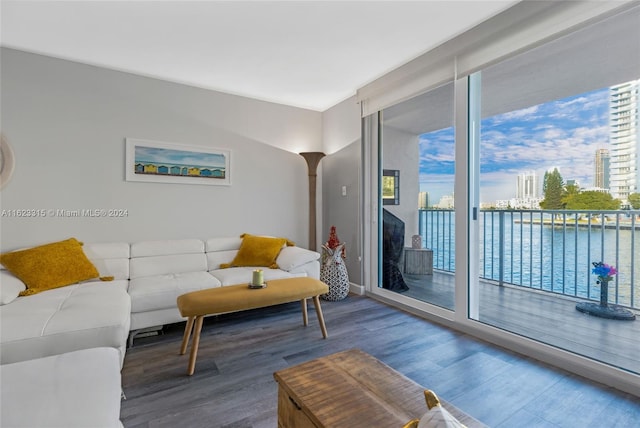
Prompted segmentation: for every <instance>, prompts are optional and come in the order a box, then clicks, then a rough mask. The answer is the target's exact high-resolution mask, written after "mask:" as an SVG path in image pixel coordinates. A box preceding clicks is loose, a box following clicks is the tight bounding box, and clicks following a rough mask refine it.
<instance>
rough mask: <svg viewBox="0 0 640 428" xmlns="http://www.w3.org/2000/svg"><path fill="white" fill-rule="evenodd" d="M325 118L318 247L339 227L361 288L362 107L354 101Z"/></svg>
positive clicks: (349, 265) (350, 267)
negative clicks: (320, 226)
mask: <svg viewBox="0 0 640 428" xmlns="http://www.w3.org/2000/svg"><path fill="white" fill-rule="evenodd" d="M322 118H323V147H324V150H325V153H327V156H326V157H325V158H324V159H323V160H322V162H321V166H322V201H323V204H322V219H323V221H322V232H323V233H322V239H321V240H319V243H325V242H327V239H328V238H329V230H330V228H331V226H336V230H337V233H338V237H339V238H340V241H341V242H344V243H345V244H346V245H345V246H346V249H347V258H346V260H345V264H346V266H347V271H348V272H349V280H350V281H351V282H353V283H355V284H362V275H361V256H362V248H361V247H360V242H361V240H362V227H361V222H360V217H361V215H360V214H361V206H362V204H361V187H362V186H361V168H360V166H361V162H362V161H361V146H360V106H359V105H358V104H357V103H356V101H355V97H352V98H349V99H347V100H345V101H343V102H341V103H339V104H337V105H335V106H334V107H332V108H330V109H329V110H327V111H325V112H324V113H323V115H322ZM343 187H344V188H345V190H346V195H343V194H342V188H343Z"/></svg>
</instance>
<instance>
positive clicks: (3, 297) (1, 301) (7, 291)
mask: <svg viewBox="0 0 640 428" xmlns="http://www.w3.org/2000/svg"><path fill="white" fill-rule="evenodd" d="M26 289H27V286H26V285H24V282H22V281H20V279H18V278H17V277H16V276H15V275H13V274H11V273H10V272H8V271H7V270H5V269H2V270H0V305H6V304H8V303H11V302H13V301H14V300H15V299H16V298H17V297H18V295H19V294H20V293H21V292H22V291H24V290H26Z"/></svg>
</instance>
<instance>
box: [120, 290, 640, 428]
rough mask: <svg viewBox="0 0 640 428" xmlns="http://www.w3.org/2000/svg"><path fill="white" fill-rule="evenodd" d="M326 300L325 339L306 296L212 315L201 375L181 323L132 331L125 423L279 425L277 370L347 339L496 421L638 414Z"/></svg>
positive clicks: (634, 405)
mask: <svg viewBox="0 0 640 428" xmlns="http://www.w3.org/2000/svg"><path fill="white" fill-rule="evenodd" d="M322 308H323V312H324V316H325V321H326V325H327V329H328V332H329V337H328V339H326V340H323V339H322V335H321V332H320V328H319V326H318V323H317V319H316V317H315V312H314V311H313V310H310V311H309V326H308V327H303V326H302V316H301V313H300V304H299V303H291V304H286V305H279V306H275V307H271V308H266V309H260V310H252V311H246V312H241V313H236V314H228V315H224V316H220V317H210V318H207V320H206V321H205V326H204V328H203V331H202V338H201V342H200V351H199V353H198V361H197V364H196V372H195V374H194V375H193V376H187V375H186V370H187V360H188V356H187V355H184V356H179V355H178V351H179V348H180V342H181V340H182V331H183V330H182V329H183V328H184V323H180V324H174V325H171V326H168V327H165V331H164V334H163V335H161V336H156V337H148V338H140V339H136V341H135V346H134V347H133V348H130V349H129V350H128V351H127V355H126V358H125V362H124V368H123V370H122V376H123V379H122V380H123V388H124V392H125V394H126V396H127V399H126V400H124V401H123V402H122V411H121V419H122V422H123V424H124V426H125V427H126V428H130V427H181V428H182V427H210V428H215V427H225V428H243V427H247V428H248V427H256V428H258V427H265V428H266V427H271V428H275V427H277V385H276V383H275V380H274V379H273V372H274V371H276V370H279V369H282V368H285V367H288V366H291V365H295V364H298V363H301V362H303V361H307V360H310V359H313V358H317V357H320V356H323V355H328V354H331V353H334V352H338V351H342V350H345V349H350V348H360V349H362V350H364V351H365V352H368V353H369V354H371V355H373V356H375V357H376V358H378V359H380V360H381V361H383V362H385V363H386V364H388V365H390V366H391V367H393V368H395V369H396V370H398V371H399V372H401V373H403V374H405V375H406V376H408V377H409V378H411V379H413V380H414V381H416V382H418V383H420V384H421V385H423V386H425V387H428V388H430V389H433V390H434V391H436V393H438V394H439V395H440V396H441V397H442V398H444V399H446V400H448V401H449V402H451V403H452V404H454V405H456V406H457V407H459V408H460V409H461V410H463V411H465V412H467V413H469V414H470V415H472V416H474V417H476V418H477V419H479V420H481V421H482V422H484V423H486V424H487V425H489V426H492V427H518V428H520V427H527V428H528V427H607V428H608V427H638V426H640V399H639V398H637V397H634V396H632V395H629V394H624V393H621V392H618V391H616V390H613V389H611V388H607V387H605V386H602V385H599V384H595V383H593V382H590V381H588V380H585V379H582V378H580V377H577V376H574V375H572V374H569V373H566V372H564V371H561V370H558V369H555V368H553V367H550V366H547V365H545V364H542V363H540V362H537V361H534V360H531V359H528V358H525V357H522V356H519V355H516V354H514V353H512V352H509V351H507V350H504V349H501V348H498V347H495V346H492V345H489V344H486V343H483V342H481V341H478V340H476V339H474V338H472V337H470V336H467V335H464V334H461V333H459V332H456V331H453V330H450V329H447V328H445V327H442V326H440V325H437V324H434V323H431V322H428V321H425V320H423V319H421V318H418V317H416V316H413V315H411V314H408V313H405V312H402V311H399V310H397V309H394V308H392V307H390V306H387V305H385V304H382V303H379V302H377V301H375V300H373V299H370V298H367V297H356V296H349V297H348V298H347V299H345V300H343V301H340V302H326V301H322ZM310 309H311V308H310ZM425 410H426V409H425ZM337 428H341V427H337ZM345 428H348V427H345ZM382 428H386V427H382Z"/></svg>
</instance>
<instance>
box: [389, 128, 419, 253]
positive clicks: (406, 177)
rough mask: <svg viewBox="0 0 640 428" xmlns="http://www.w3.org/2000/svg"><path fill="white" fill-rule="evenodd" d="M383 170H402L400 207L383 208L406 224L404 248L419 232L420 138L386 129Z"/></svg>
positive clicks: (409, 244) (408, 245)
mask: <svg viewBox="0 0 640 428" xmlns="http://www.w3.org/2000/svg"><path fill="white" fill-rule="evenodd" d="M383 133H384V135H383V138H382V141H383V143H382V144H383V147H382V165H383V169H397V170H399V171H400V204H399V205H384V206H383V208H385V209H387V210H388V211H389V212H391V213H392V214H394V215H396V216H397V217H398V218H400V219H401V220H402V221H404V245H405V247H410V246H411V237H412V236H413V235H416V234H417V233H418V192H419V190H420V183H419V176H420V174H419V157H420V150H419V149H418V136H417V135H415V134H411V133H408V132H403V131H400V130H397V129H394V128H391V127H389V126H385V127H384V129H383Z"/></svg>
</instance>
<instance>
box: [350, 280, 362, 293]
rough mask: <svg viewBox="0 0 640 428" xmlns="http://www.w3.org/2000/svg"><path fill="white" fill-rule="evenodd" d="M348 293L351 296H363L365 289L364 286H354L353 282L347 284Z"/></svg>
mask: <svg viewBox="0 0 640 428" xmlns="http://www.w3.org/2000/svg"><path fill="white" fill-rule="evenodd" d="M349 292H350V293H353V294H357V295H358V296H364V293H365V289H364V285H358V284H354V283H353V282H349Z"/></svg>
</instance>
